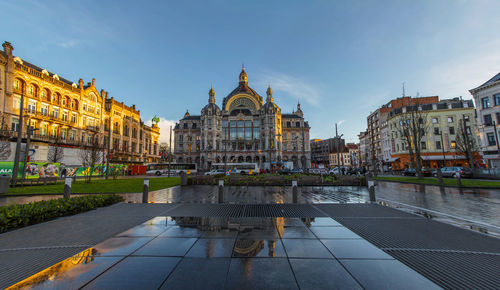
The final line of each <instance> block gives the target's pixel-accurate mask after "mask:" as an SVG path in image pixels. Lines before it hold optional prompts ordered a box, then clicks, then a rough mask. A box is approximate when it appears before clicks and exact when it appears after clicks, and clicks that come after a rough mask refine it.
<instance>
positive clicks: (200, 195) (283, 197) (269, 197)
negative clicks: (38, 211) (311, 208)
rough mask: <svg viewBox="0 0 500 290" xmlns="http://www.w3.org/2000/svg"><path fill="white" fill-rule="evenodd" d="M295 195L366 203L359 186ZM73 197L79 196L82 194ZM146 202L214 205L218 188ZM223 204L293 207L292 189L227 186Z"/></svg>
mask: <svg viewBox="0 0 500 290" xmlns="http://www.w3.org/2000/svg"><path fill="white" fill-rule="evenodd" d="M298 192H299V199H298V202H299V203H359V202H365V201H366V196H367V194H368V193H367V191H366V187H362V186H335V187H310V186H304V187H299V188H298ZM119 195H121V196H123V197H124V198H125V202H133V203H141V202H142V193H121V194H119ZM72 196H81V194H75V195H72ZM55 198H61V195H38V196H4V197H0V206H4V205H10V204H25V203H30V202H33V201H40V200H47V199H55ZM148 200H149V202H153V203H217V202H218V187H217V186H209V185H195V186H185V187H182V186H175V187H170V188H165V189H161V190H157V191H152V192H150V193H149V196H148ZM224 202H225V203H230V204H249V203H252V204H263V203H292V202H293V198H292V189H291V187H281V186H249V187H248V186H227V187H225V188H224Z"/></svg>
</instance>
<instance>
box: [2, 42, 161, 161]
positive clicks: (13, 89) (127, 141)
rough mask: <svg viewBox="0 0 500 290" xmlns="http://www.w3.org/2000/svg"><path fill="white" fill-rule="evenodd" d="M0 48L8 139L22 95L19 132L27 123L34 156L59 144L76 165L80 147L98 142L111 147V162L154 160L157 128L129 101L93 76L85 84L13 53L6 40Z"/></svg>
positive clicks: (13, 137) (13, 135)
mask: <svg viewBox="0 0 500 290" xmlns="http://www.w3.org/2000/svg"><path fill="white" fill-rule="evenodd" d="M3 48H4V50H3V51H1V50H0V76H1V78H0V113H1V120H0V121H1V125H0V126H1V128H0V132H1V135H2V136H3V137H7V138H8V139H10V141H11V142H12V141H15V140H16V138H17V127H18V125H19V117H20V108H21V96H22V97H23V99H24V101H23V105H22V108H23V128H22V138H23V140H24V139H26V136H27V130H26V128H27V125H30V127H31V129H32V130H30V131H33V133H32V134H30V138H31V142H32V148H34V151H35V154H34V156H33V158H32V159H31V160H32V161H41V162H44V161H47V154H48V151H49V147H50V146H59V147H63V148H64V149H63V150H64V157H63V158H62V160H61V161H60V162H61V163H64V164H67V165H78V163H79V162H80V161H79V160H78V150H80V149H85V148H88V147H89V146H95V144H99V146H102V148H103V150H105V149H108V148H109V149H110V154H111V159H110V161H111V162H114V163H148V162H158V160H159V144H158V139H159V135H160V129H159V127H158V126H157V125H155V124H153V125H152V126H147V125H146V124H144V122H143V121H142V120H141V116H140V111H139V110H137V108H136V106H135V105H132V106H127V105H125V104H123V102H118V101H117V100H115V99H114V98H113V97H108V92H105V91H104V90H101V91H98V90H97V89H96V87H95V80H94V79H92V82H88V83H87V84H84V82H83V80H82V79H80V80H79V82H78V84H76V83H74V82H71V81H69V80H67V79H64V78H62V77H60V76H58V75H57V74H54V73H51V72H48V71H47V70H45V69H42V68H40V67H38V66H36V65H33V64H31V63H29V62H27V61H25V60H22V59H21V58H19V57H16V56H13V54H12V51H13V49H14V48H13V47H12V45H11V44H10V43H8V42H5V43H4V44H3ZM110 123H111V128H110V126H109V124H110ZM110 129H111V132H109V130H110ZM109 137H110V138H109ZM96 138H97V140H98V142H97V143H96V142H95V140H96ZM108 140H111V142H110V143H108ZM23 142H24V141H23ZM110 144H111V145H110ZM11 147H12V146H11ZM11 151H13V150H11ZM13 155H14V152H12V153H11V154H10V156H3V155H2V156H3V158H2V160H7V161H11V160H12V159H13Z"/></svg>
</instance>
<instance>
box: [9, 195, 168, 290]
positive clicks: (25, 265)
mask: <svg viewBox="0 0 500 290" xmlns="http://www.w3.org/2000/svg"><path fill="white" fill-rule="evenodd" d="M173 207H175V206H174V205H171V204H170V205H169V204H127V203H119V204H115V205H112V206H109V207H104V208H98V209H96V210H92V211H89V212H85V213H82V214H78V215H74V216H69V217H62V218H58V219H55V220H52V221H48V222H44V223H41V224H36V225H32V226H29V227H25V228H21V229H18V230H14V231H10V232H6V233H3V234H0V269H1V271H0V288H1V289H3V288H5V287H8V286H10V285H12V284H14V283H16V282H18V281H20V280H22V279H25V278H26V277H29V276H31V275H33V274H35V273H38V272H39V271H41V270H43V269H45V268H47V267H49V266H52V265H53V264H55V263H58V262H60V261H62V260H64V259H66V258H68V257H71V256H72V255H75V254H76V253H79V252H81V251H83V250H85V249H87V248H89V247H91V246H93V245H95V244H97V243H100V242H102V241H103V240H105V239H107V238H109V237H111V236H113V235H115V234H118V233H120V232H122V231H125V230H126V229H129V228H131V227H133V226H135V225H138V224H140V223H142V222H144V221H146V220H148V219H150V218H152V217H154V216H157V215H160V214H162V213H163V212H165V211H166V210H168V209H169V208H173Z"/></svg>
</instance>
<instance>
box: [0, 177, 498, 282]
mask: <svg viewBox="0 0 500 290" xmlns="http://www.w3.org/2000/svg"><path fill="white" fill-rule="evenodd" d="M204 188H207V187H187V188H186V190H185V191H184V192H183V194H185V195H184V197H183V198H181V195H182V194H181V193H180V191H178V190H177V191H170V195H169V196H166V197H163V200H168V199H176V201H177V202H174V203H149V204H140V203H120V204H116V205H113V206H109V207H105V208H99V209H97V210H93V211H89V212H86V213H82V214H79V215H75V216H69V217H64V218H59V219H56V220H52V221H49V222H45V223H41V224H37V225H33V226H30V227H26V228H22V229H18V230H14V231H10V232H7V233H4V234H1V235H0V249H1V250H0V268H1V269H3V270H2V272H1V274H0V287H2V288H5V287H8V286H11V285H14V284H15V287H18V288H25V287H26V288H37V289H49V288H50V289H77V288H82V287H83V288H84V289H110V288H114V289H121V288H140V289H158V288H166V289H168V288H170V289H172V288H174V289H178V288H188V289H222V288H226V289H251V288H254V289H258V288H268V289H269V288H272V289H275V288H286V289H296V288H302V289H336V288H340V289H343V288H349V289H351V288H355V289H361V288H366V289H381V288H383V289H395V288H397V289H400V288H408V289H417V288H418V289H432V288H499V287H500V278H499V277H498V274H497V273H499V272H500V242H499V240H498V239H496V238H494V237H491V236H488V235H485V234H481V233H478V232H473V231H470V230H465V229H462V228H459V227H455V226H452V225H448V224H444V223H441V222H437V221H434V220H431V219H427V218H424V217H422V216H419V215H414V214H410V213H408V212H403V211H400V210H397V209H393V208H389V207H385V206H381V205H379V204H371V203H366V201H365V199H364V198H363V195H358V194H356V193H355V191H354V190H353V189H352V188H351V190H346V189H343V190H340V189H339V188H337V189H336V190H334V191H325V190H321V189H315V188H309V189H307V190H305V191H304V195H303V196H302V201H305V200H307V201H311V200H313V199H316V202H308V203H302V204H291V203H290V202H289V199H290V194H291V193H290V192H289V191H288V190H284V191H278V190H276V188H265V189H262V188H255V192H252V188H251V187H249V188H241V189H239V190H238V191H234V190H232V191H231V194H228V195H227V196H226V198H227V199H231V202H226V203H223V204H216V203H214V202H213V200H214V199H216V192H215V191H213V190H209V191H202V190H201V189H204ZM196 191H198V194H199V196H201V197H203V198H206V200H205V202H204V203H202V202H195V201H196V200H195V199H194V198H195V196H196ZM155 194H156V195H157V196H156V198H160V195H159V193H157V192H156V193H152V195H151V196H155ZM252 195H253V196H252ZM304 197H305V198H304ZM129 201H130V200H129ZM155 201H158V200H155ZM179 201H180V202H179ZM248 201H254V202H248ZM16 283H17V284H16Z"/></svg>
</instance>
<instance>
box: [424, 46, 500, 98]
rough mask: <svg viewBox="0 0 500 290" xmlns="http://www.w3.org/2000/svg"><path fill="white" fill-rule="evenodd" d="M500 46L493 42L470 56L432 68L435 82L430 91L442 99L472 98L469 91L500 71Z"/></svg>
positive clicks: (432, 83) (431, 71)
mask: <svg viewBox="0 0 500 290" xmlns="http://www.w3.org/2000/svg"><path fill="white" fill-rule="evenodd" d="M498 46H500V40H493V41H491V42H489V43H486V44H484V45H481V47H479V49H476V50H475V51H474V52H472V53H469V54H468V55H465V56H463V57H460V58H455V59H454V60H452V61H448V62H443V63H440V64H438V65H436V66H435V67H433V68H431V70H430V73H431V76H432V77H431V79H432V80H433V81H432V82H431V84H430V85H429V87H430V88H431V89H429V91H434V92H435V93H436V94H439V96H440V97H455V96H463V97H466V98H471V97H472V96H471V95H470V93H469V92H468V90H470V89H473V88H475V87H478V86H479V85H481V84H483V83H484V82H486V81H487V80H489V79H490V78H491V77H493V76H494V75H495V74H497V73H498V72H499V71H500V51H498ZM432 88H438V89H437V90H436V89H432Z"/></svg>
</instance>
